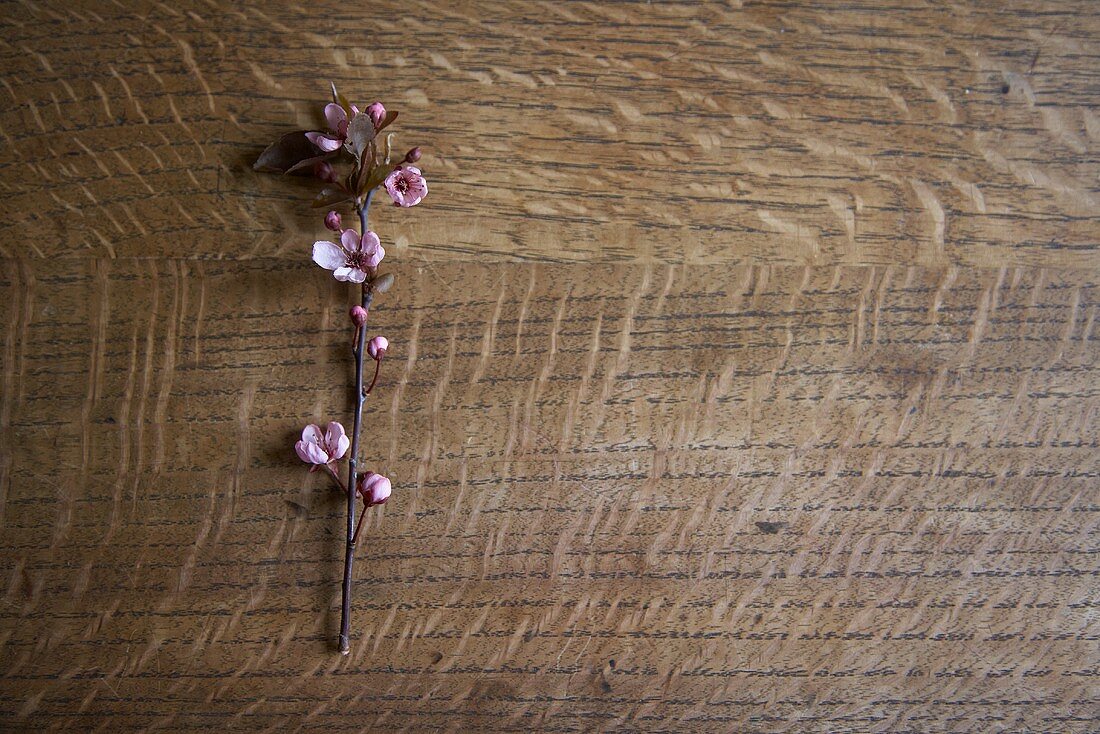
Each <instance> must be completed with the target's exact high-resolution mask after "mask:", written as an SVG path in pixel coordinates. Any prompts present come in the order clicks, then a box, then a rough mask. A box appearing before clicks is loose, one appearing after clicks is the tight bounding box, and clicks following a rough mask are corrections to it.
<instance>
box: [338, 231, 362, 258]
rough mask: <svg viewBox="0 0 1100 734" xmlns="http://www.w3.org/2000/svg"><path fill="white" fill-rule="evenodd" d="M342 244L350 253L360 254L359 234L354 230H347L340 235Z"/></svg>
mask: <svg viewBox="0 0 1100 734" xmlns="http://www.w3.org/2000/svg"><path fill="white" fill-rule="evenodd" d="M340 244H341V245H343V246H344V249H345V250H347V251H348V252H359V233H358V232H356V231H355V230H354V229H345V230H344V231H343V232H341V233H340Z"/></svg>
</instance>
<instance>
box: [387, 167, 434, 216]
mask: <svg viewBox="0 0 1100 734" xmlns="http://www.w3.org/2000/svg"><path fill="white" fill-rule="evenodd" d="M384 183H385V185H386V191H387V192H389V195H390V198H391V199H393V203H394V205H395V206H416V205H417V204H419V203H420V200H421V199H423V198H424V197H425V196H427V195H428V182H427V181H425V180H424V177H423V176H421V175H420V169H419V168H417V167H416V166H398V167H397V168H395V169H394V170H393V173H391V174H390V175H389V176H386V180H385V182H384Z"/></svg>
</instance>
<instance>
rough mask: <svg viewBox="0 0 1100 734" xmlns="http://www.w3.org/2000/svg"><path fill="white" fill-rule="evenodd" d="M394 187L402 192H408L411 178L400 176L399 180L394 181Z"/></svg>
mask: <svg viewBox="0 0 1100 734" xmlns="http://www.w3.org/2000/svg"><path fill="white" fill-rule="evenodd" d="M393 187H394V188H395V189H397V190H398V191H400V192H401V193H402V194H406V193H408V191H409V179H407V178H405V177H404V176H398V177H397V180H396V181H394V182H393Z"/></svg>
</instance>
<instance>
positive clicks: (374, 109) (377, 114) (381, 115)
mask: <svg viewBox="0 0 1100 734" xmlns="http://www.w3.org/2000/svg"><path fill="white" fill-rule="evenodd" d="M367 116H368V117H369V118H370V121H371V122H373V123H374V128H375V129H376V130H377V129H378V128H379V126H381V125H382V121H383V120H385V119H386V108H385V107H383V106H382V103H381V102H372V103H371V104H370V105H368V106H367Z"/></svg>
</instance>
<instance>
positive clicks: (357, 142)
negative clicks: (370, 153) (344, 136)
mask: <svg viewBox="0 0 1100 734" xmlns="http://www.w3.org/2000/svg"><path fill="white" fill-rule="evenodd" d="M372 140H374V123H372V122H371V121H370V116H369V115H365V114H359V115H356V116H355V117H353V118H351V123H350V124H349V125H348V142H349V143H351V151H352V153H354V154H355V157H356V158H357V159H358V158H361V157H362V156H363V151H364V150H366V148H367V143H369V142H370V141H372Z"/></svg>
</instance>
